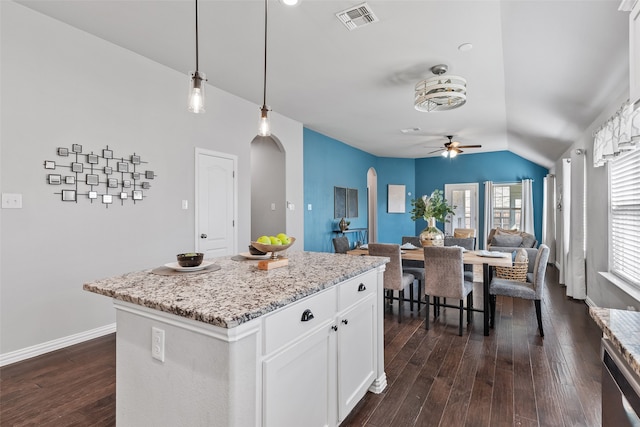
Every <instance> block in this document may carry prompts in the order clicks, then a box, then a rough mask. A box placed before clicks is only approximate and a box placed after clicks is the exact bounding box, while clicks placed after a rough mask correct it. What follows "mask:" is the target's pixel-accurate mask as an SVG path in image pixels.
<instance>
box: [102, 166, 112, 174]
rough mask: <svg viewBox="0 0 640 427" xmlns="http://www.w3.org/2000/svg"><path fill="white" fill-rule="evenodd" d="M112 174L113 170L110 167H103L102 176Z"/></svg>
mask: <svg viewBox="0 0 640 427" xmlns="http://www.w3.org/2000/svg"><path fill="white" fill-rule="evenodd" d="M112 173H113V168H112V167H111V166H105V167H104V174H105V175H111V174H112Z"/></svg>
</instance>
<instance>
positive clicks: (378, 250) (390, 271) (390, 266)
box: [369, 243, 415, 323]
mask: <svg viewBox="0 0 640 427" xmlns="http://www.w3.org/2000/svg"><path fill="white" fill-rule="evenodd" d="M369 255H373V256H384V257H388V258H389V259H390V260H391V261H389V262H388V263H387V265H386V268H385V270H384V289H385V292H388V293H389V294H390V295H387V296H386V298H387V299H388V300H389V301H390V302H391V304H393V301H394V300H396V299H397V300H398V323H401V322H402V306H403V305H404V302H405V301H407V300H406V299H405V297H404V289H405V288H406V287H407V286H413V281H414V280H415V278H414V276H413V274H409V273H404V272H403V271H402V258H401V256H400V245H398V244H392V243H369ZM393 291H398V298H395V297H394V296H393Z"/></svg>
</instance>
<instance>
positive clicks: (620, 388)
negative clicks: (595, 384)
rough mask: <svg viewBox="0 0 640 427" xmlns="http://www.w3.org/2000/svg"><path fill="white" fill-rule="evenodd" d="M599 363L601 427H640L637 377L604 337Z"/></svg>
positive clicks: (639, 387)
mask: <svg viewBox="0 0 640 427" xmlns="http://www.w3.org/2000/svg"><path fill="white" fill-rule="evenodd" d="M602 363H603V366H602V425H603V426H604V427H626V426H633V427H640V377H638V375H637V374H636V373H635V372H633V370H632V369H631V368H630V367H629V364H628V363H627V361H626V360H625V359H624V358H623V357H622V355H621V354H620V352H619V351H618V350H616V349H615V348H614V346H613V345H612V344H611V342H610V341H609V340H608V339H606V338H603V339H602Z"/></svg>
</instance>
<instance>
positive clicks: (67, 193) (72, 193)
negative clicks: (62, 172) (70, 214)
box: [62, 190, 76, 202]
mask: <svg viewBox="0 0 640 427" xmlns="http://www.w3.org/2000/svg"><path fill="white" fill-rule="evenodd" d="M62 201H63V202H75V201H76V190H62Z"/></svg>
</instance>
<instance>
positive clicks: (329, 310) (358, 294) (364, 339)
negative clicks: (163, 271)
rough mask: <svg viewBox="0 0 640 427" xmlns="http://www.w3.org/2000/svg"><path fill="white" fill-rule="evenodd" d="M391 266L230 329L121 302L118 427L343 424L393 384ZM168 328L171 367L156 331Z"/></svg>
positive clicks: (310, 426) (312, 426) (117, 303)
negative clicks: (388, 323) (388, 356)
mask: <svg viewBox="0 0 640 427" xmlns="http://www.w3.org/2000/svg"><path fill="white" fill-rule="evenodd" d="M383 271H384V266H380V267H376V268H374V269H372V270H369V271H367V272H365V273H363V274H360V275H358V276H356V277H353V278H351V279H348V280H345V281H344V282H341V283H338V284H335V285H331V286H329V287H328V288H326V289H324V290H322V291H320V292H317V293H314V294H312V295H310V296H308V297H306V298H303V299H301V300H298V301H296V302H294V303H291V304H289V305H286V306H284V307H282V308H280V309H278V310H275V311H272V312H270V313H267V314H265V315H263V316H261V317H259V318H255V319H253V320H250V321H248V322H244V323H241V324H240V325H238V326H236V327H233V328H221V327H217V326H213V325H210V324H207V323H203V322H198V321H195V320H191V319H186V318H184V317H180V316H176V315H174V314H169V313H165V312H161V311H158V310H154V309H151V308H147V307H142V306H139V305H136V304H131V303H128V302H124V301H119V300H114V305H115V307H116V309H117V310H116V316H117V317H116V320H117V325H118V329H117V345H116V349H117V358H116V360H117V369H116V423H117V424H118V425H122V426H137V425H153V426H158V427H162V426H176V425H188V426H193V427H198V426H206V427H217V426H220V427H245V426H247V427H261V426H264V427H271V426H274V427H289V426H296V427H297V426H305V427H315V426H337V425H338V424H339V423H340V422H341V421H342V420H343V419H344V418H345V417H346V416H347V415H348V413H349V412H350V411H351V410H352V409H353V407H354V406H355V405H356V404H357V403H358V401H359V400H360V399H361V398H362V396H364V394H365V393H366V392H367V390H370V391H372V392H374V393H380V392H382V390H384V388H385V386H386V377H385V373H384V348H383V318H382V313H383V307H382V304H383V302H382V290H383V289H382V282H383ZM153 328H157V329H161V330H163V331H164V332H165V343H164V345H165V347H164V350H165V353H164V356H165V357H164V362H161V361H159V360H156V359H154V358H153V357H152V356H151V342H152V338H151V330H152V329H153Z"/></svg>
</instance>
